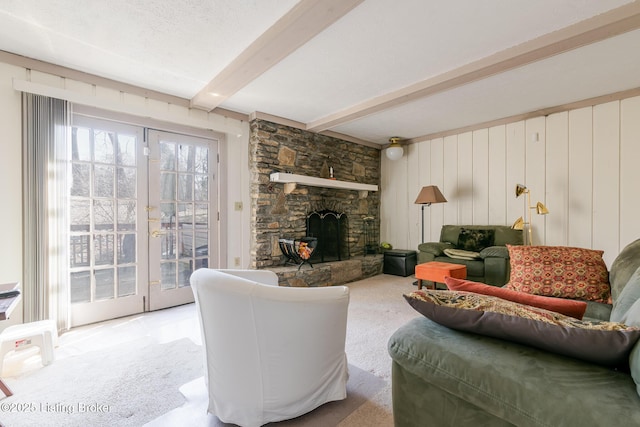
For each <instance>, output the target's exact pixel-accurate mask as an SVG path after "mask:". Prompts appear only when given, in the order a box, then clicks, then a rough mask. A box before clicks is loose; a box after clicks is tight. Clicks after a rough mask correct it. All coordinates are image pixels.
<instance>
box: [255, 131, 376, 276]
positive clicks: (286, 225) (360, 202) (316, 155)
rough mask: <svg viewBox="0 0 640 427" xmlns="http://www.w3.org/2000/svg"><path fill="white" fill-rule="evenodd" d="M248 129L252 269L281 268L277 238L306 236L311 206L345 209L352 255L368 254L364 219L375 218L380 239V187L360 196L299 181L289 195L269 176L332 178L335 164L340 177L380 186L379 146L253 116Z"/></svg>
mask: <svg viewBox="0 0 640 427" xmlns="http://www.w3.org/2000/svg"><path fill="white" fill-rule="evenodd" d="M250 129H251V136H250V141H249V149H250V153H249V162H250V170H251V266H252V268H269V267H280V266H282V265H283V263H284V257H283V255H282V253H281V252H280V248H279V246H278V239H279V238H281V237H287V238H300V237H303V236H304V235H305V232H306V216H307V214H308V213H309V212H310V211H312V210H313V209H323V208H329V209H333V210H336V211H340V212H346V214H347V217H348V220H349V235H348V238H347V240H348V244H349V251H350V254H351V256H352V257H353V256H358V255H363V253H364V243H365V242H364V225H363V220H362V218H363V217H367V216H372V217H374V226H373V229H374V234H375V236H374V238H375V241H376V242H378V241H379V230H380V192H379V191H376V192H373V191H370V192H368V195H367V197H366V198H360V196H359V192H358V191H354V190H339V189H332V188H320V187H310V186H304V185H298V186H297V188H296V189H295V190H294V191H293V192H292V193H290V194H285V193H284V184H280V183H272V182H270V180H269V176H270V174H271V173H273V172H288V173H295V174H299V175H308V176H315V177H322V178H328V177H329V168H330V167H333V171H334V177H335V178H336V179H338V180H341V181H353V182H359V183H364V184H374V185H378V186H380V150H378V149H375V148H371V147H367V146H364V145H360V144H354V143H351V142H348V141H344V140H341V139H337V138H333V137H329V136H325V135H320V134H316V133H312V132H307V131H304V130H300V129H296V128H292V127H288V126H284V125H280V124H276V123H272V122H268V121H264V120H260V119H256V120H253V121H252V122H251V123H250ZM304 268H305V267H303V269H304ZM306 268H308V267H306Z"/></svg>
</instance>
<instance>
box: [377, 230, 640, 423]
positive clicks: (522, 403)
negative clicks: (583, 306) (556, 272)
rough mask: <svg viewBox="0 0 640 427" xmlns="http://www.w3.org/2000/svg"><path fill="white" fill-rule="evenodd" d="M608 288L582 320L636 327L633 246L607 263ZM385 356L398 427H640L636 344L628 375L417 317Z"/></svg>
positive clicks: (638, 273) (638, 287)
mask: <svg viewBox="0 0 640 427" xmlns="http://www.w3.org/2000/svg"><path fill="white" fill-rule="evenodd" d="M609 281H610V283H611V294H612V299H613V306H611V305H608V304H602V303H595V302H590V303H588V307H587V312H586V313H585V318H586V317H587V316H589V317H595V316H603V317H600V319H601V320H611V321H615V322H624V323H625V324H627V325H630V326H637V327H640V302H637V300H639V299H640V239H639V240H636V241H635V242H633V243H631V244H629V245H628V246H627V247H626V248H625V249H624V250H623V251H622V252H621V253H620V254H619V255H618V257H617V258H616V259H615V261H614V262H613V264H612V266H611V269H610V271H609ZM623 290H624V292H623ZM636 302H637V303H636ZM634 304H635V305H634ZM388 350H389V353H390V355H391V358H392V394H393V416H394V420H395V426H396V427H408V426H416V427H417V426H438V427H445V426H455V427H461V426H462V427H463V426H523V427H529V426H546V427H555V426H580V427H591V426H610V425H611V426H623V425H624V426H640V396H639V395H638V393H639V392H640V386H637V385H636V383H637V384H639V385H640V342H638V343H636V344H635V347H633V350H632V351H631V354H630V356H629V365H630V370H631V373H629V372H625V371H623V370H615V369H612V368H607V367H603V366H599V365H596V364H592V363H589V362H585V361H581V360H578V359H574V358H571V357H567V356H561V355H557V354H553V353H550V352H546V351H543V350H539V349H536V348H533V347H529V346H525V345H520V344H516V343H513V342H510V341H506V340H500V339H496V338H491V337H488V336H484V335H479V334H474V333H469V332H460V331H457V330H453V329H449V328H446V327H444V326H442V325H440V324H438V323H435V322H432V321H430V320H429V319H427V318H426V317H423V316H420V317H416V318H415V319H413V320H411V321H409V322H408V323H407V324H405V325H404V326H402V327H400V328H399V329H398V330H397V331H396V332H395V333H394V334H393V335H392V336H391V338H390V340H389V345H388ZM634 381H635V383H634Z"/></svg>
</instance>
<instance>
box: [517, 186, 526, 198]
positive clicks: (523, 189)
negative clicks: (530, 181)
mask: <svg viewBox="0 0 640 427" xmlns="http://www.w3.org/2000/svg"><path fill="white" fill-rule="evenodd" d="M526 191H527V187H525V186H524V185H522V184H516V197H520V196H521V195H522V194H523V193H526Z"/></svg>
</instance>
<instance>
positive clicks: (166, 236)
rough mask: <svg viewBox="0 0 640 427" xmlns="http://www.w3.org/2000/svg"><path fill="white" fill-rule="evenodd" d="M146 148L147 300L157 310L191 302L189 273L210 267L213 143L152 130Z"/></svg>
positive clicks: (214, 220)
mask: <svg viewBox="0 0 640 427" xmlns="http://www.w3.org/2000/svg"><path fill="white" fill-rule="evenodd" d="M149 150H150V153H149V177H150V180H149V208H148V209H149V219H148V221H149V229H150V231H149V236H150V240H149V266H150V268H149V279H150V281H149V284H150V286H149V301H150V309H151V310H157V309H160V308H165V307H171V306H174V305H178V304H185V303H188V302H192V301H193V292H192V291H191V288H190V286H189V277H190V276H191V273H192V272H193V271H194V270H195V269H197V268H200V267H209V265H210V262H211V261H210V260H211V259H212V257H211V254H210V253H209V252H210V249H211V248H212V245H211V242H216V241H218V238H217V237H218V236H217V230H216V227H215V226H214V225H215V224H217V215H218V209H217V202H216V201H217V191H216V187H217V186H215V185H213V182H214V178H215V176H216V175H217V174H216V169H217V164H218V163H217V160H216V159H217V143H216V142H215V141H211V140H206V139H202V138H196V137H187V136H184V135H176V134H172V133H167V132H160V131H153V130H152V131H149ZM214 160H216V161H214ZM214 215H215V218H214Z"/></svg>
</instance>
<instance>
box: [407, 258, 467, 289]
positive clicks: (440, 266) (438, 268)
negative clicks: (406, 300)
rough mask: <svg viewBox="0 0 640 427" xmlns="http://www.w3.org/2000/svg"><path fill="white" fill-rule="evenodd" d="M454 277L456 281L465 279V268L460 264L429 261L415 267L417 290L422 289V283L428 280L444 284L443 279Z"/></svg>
mask: <svg viewBox="0 0 640 427" xmlns="http://www.w3.org/2000/svg"><path fill="white" fill-rule="evenodd" d="M447 276H448V277H455V278H456V279H466V278H467V266H466V265H462V264H451V263H449V262H439V261H431V262H425V263H423V264H418V265H416V279H418V289H422V281H423V280H429V281H431V282H434V285H433V287H434V289H435V287H436V285H435V282H438V283H444V278H445V277H447Z"/></svg>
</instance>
